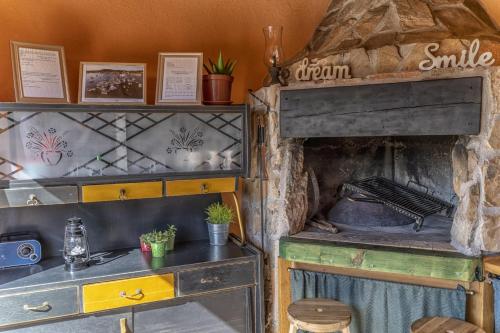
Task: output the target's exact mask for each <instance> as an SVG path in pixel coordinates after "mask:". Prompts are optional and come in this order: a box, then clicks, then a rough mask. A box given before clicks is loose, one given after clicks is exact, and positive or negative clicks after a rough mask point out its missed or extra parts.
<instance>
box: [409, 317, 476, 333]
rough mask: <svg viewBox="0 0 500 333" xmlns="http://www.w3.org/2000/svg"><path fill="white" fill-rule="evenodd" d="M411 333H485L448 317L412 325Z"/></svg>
mask: <svg viewBox="0 0 500 333" xmlns="http://www.w3.org/2000/svg"><path fill="white" fill-rule="evenodd" d="M411 333H485V332H484V330H482V329H481V328H479V327H477V326H476V325H472V324H471V323H468V322H466V321H462V320H458V319H455V318H447V317H424V318H420V319H419V320H417V321H415V322H414V323H413V324H411Z"/></svg>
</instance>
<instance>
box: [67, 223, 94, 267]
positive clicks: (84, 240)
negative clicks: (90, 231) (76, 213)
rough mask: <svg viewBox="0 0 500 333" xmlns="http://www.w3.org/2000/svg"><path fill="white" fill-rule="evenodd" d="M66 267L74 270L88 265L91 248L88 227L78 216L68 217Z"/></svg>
mask: <svg viewBox="0 0 500 333" xmlns="http://www.w3.org/2000/svg"><path fill="white" fill-rule="evenodd" d="M63 257H64V268H65V269H66V270H67V271H70V272H74V271H79V270H82V269H84V268H86V267H88V265H89V262H90V248H89V240H88V236H87V229H86V228H85V225H84V224H83V222H82V220H81V219H80V218H78V217H73V218H70V219H68V221H67V222H66V228H65V231H64V249H63Z"/></svg>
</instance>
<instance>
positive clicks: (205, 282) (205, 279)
mask: <svg viewBox="0 0 500 333" xmlns="http://www.w3.org/2000/svg"><path fill="white" fill-rule="evenodd" d="M216 282H220V278H219V277H218V276H214V277H213V278H201V280H200V283H201V284H207V283H216Z"/></svg>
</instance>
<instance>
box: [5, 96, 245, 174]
mask: <svg viewBox="0 0 500 333" xmlns="http://www.w3.org/2000/svg"><path fill="white" fill-rule="evenodd" d="M0 142H1V145H0V181H3V182H5V181H18V180H19V181H24V180H45V181H47V180H57V181H58V182H61V180H62V181H63V182H64V181H66V180H67V182H70V183H71V182H73V181H74V180H90V179H92V180H99V179H108V180H109V179H114V178H117V179H123V178H128V177H139V178H144V179H147V178H149V177H151V178H154V177H158V176H165V177H176V176H186V175H188V176H197V175H200V176H211V175H234V176H239V175H244V174H245V173H246V167H247V159H248V156H247V154H248V149H247V146H248V136H247V112H246V106H245V105H235V106H224V107H207V106H176V107H171V106H168V107H164V106H161V107H160V106H136V107H131V106H88V105H27V104H14V103H4V104H0Z"/></svg>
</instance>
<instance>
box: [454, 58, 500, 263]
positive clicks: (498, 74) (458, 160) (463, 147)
mask: <svg viewBox="0 0 500 333" xmlns="http://www.w3.org/2000/svg"><path fill="white" fill-rule="evenodd" d="M483 77H484V80H483V84H484V87H483V99H484V100H483V103H484V104H483V105H484V110H483V114H482V124H481V133H480V134H479V135H478V136H469V137H462V138H460V140H459V141H458V142H457V144H456V145H455V148H454V151H453V172H454V175H453V176H454V184H453V185H454V190H455V193H456V194H457V196H458V199H459V204H458V206H457V211H456V213H455V217H454V222H453V228H452V230H451V236H452V244H453V245H454V246H455V247H456V248H458V249H459V250H461V252H464V253H466V254H478V253H479V252H480V251H481V250H483V251H493V252H498V251H500V196H499V193H500V190H499V189H500V164H499V161H500V145H499V141H498V138H499V137H500V123H499V121H500V103H499V102H500V68H498V67H494V68H491V69H490V70H488V71H486V72H485V74H484V76H483Z"/></svg>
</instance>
